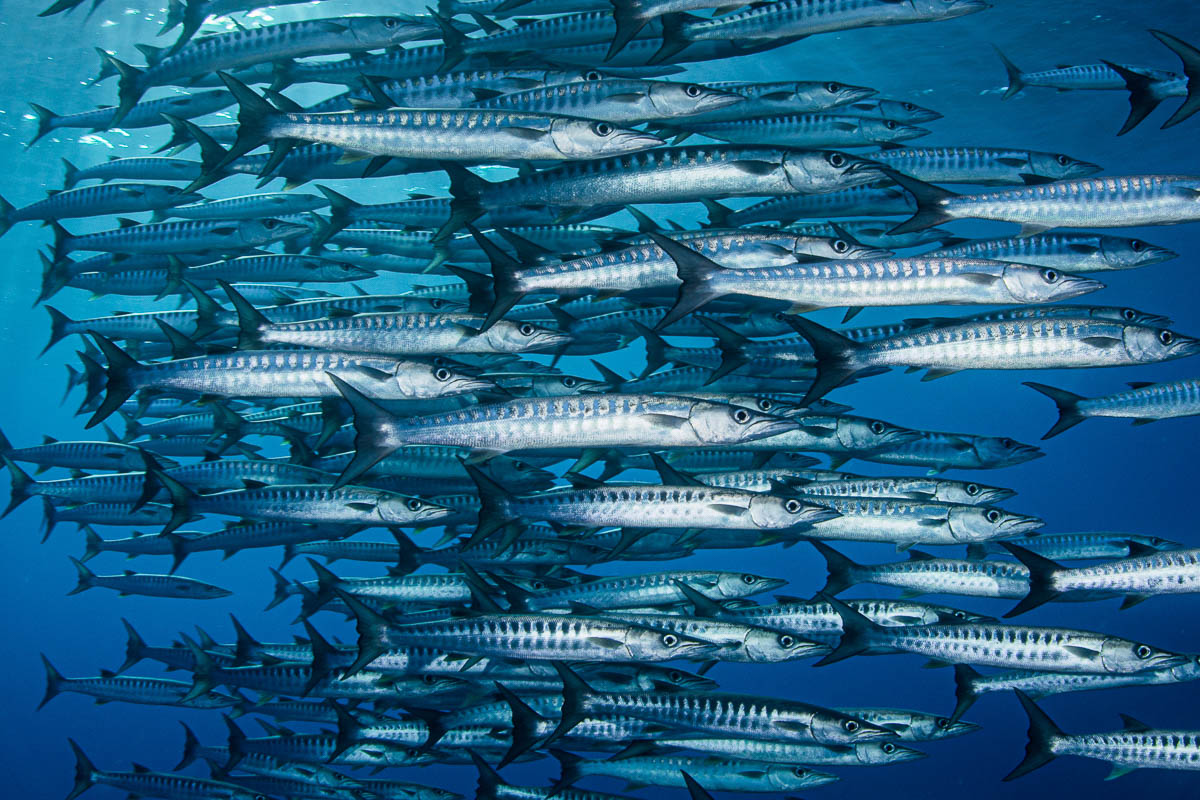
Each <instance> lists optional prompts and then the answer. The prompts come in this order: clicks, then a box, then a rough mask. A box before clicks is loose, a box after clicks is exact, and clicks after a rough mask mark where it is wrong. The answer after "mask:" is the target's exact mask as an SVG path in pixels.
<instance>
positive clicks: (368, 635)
mask: <svg viewBox="0 0 1200 800" xmlns="http://www.w3.org/2000/svg"><path fill="white" fill-rule="evenodd" d="M338 597H339V598H340V599H341V600H342V601H343V602H345V603H346V605H347V606H349V608H350V610H351V612H352V613H353V614H354V617H355V621H356V625H357V629H358V635H359V641H358V659H357V660H356V661H355V662H354V663H353V664H352V665H351V666H350V667H349V668H348V669H347V673H348V674H353V673H355V672H357V671H358V670H360V669H362V668H364V667H366V666H367V665H369V664H370V663H371V662H372V661H374V660H375V659H377V658H379V657H380V656H382V655H384V654H385V653H387V652H388V651H390V650H393V649H395V648H398V647H405V646H409V645H419V646H422V647H434V648H437V649H440V650H444V651H445V652H447V653H450V654H455V655H461V656H464V657H467V658H476V657H479V656H483V657H487V658H500V659H505V658H519V659H538V660H550V661H554V660H562V661H601V662H629V661H651V662H653V661H671V660H674V659H692V660H704V659H705V658H706V657H708V656H710V655H711V654H713V653H715V652H717V651H718V650H719V649H720V647H719V645H716V644H713V643H711V642H706V641H703V640H701V639H695V638H693V637H690V636H681V635H678V634H674V633H670V632H663V631H656V630H653V629H652V628H643V627H640V626H637V625H630V624H628V623H625V622H619V621H617V620H609V619H605V618H603V617H586V616H567V615H559V614H511V613H488V614H482V615H479V616H472V617H467V618H460V619H455V618H449V619H443V620H438V621H430V622H414V623H409V624H390V623H389V622H388V621H387V620H386V619H385V618H384V617H382V616H381V615H379V614H378V613H377V612H375V611H373V610H372V609H370V608H368V607H367V606H366V605H364V604H363V603H362V602H360V601H359V600H358V599H357V598H355V597H353V596H351V595H347V594H344V593H339V594H338Z"/></svg>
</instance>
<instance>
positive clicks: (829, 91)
mask: <svg viewBox="0 0 1200 800" xmlns="http://www.w3.org/2000/svg"><path fill="white" fill-rule="evenodd" d="M704 85H705V86H708V87H710V88H712V89H720V90H721V91H726V92H735V93H737V94H740V95H741V96H742V97H744V98H745V100H743V101H742V102H741V103H737V104H736V106H737V107H736V108H734V107H733V106H726V107H725V108H721V109H716V110H713V111H706V112H704V113H703V114H697V115H696V116H694V117H691V118H690V119H689V120H688V122H703V123H708V122H724V121H727V120H740V119H757V118H760V117H775V116H780V115H785V114H814V113H817V112H820V111H828V110H830V109H833V108H837V107H839V106H843V105H845V104H847V103H852V102H854V101H855V100H859V99H862V98H866V97H870V96H871V95H872V94H874V93H875V90H874V89H868V88H866V87H865V86H850V85H847V84H844V83H840V82H838V81H777V82H776V81H769V82H758V83H743V82H739V81H708V82H706V83H705V84H704Z"/></svg>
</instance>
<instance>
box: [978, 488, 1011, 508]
mask: <svg viewBox="0 0 1200 800" xmlns="http://www.w3.org/2000/svg"><path fill="white" fill-rule="evenodd" d="M1016 496H1017V493H1016V492H1015V491H1013V490H1012V489H985V490H983V491H982V492H980V493H979V497H978V498H976V499H977V500H978V501H979V505H983V506H990V505H995V504H996V503H1002V502H1004V501H1005V500H1011V499H1012V498H1014V497H1016Z"/></svg>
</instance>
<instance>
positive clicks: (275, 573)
mask: <svg viewBox="0 0 1200 800" xmlns="http://www.w3.org/2000/svg"><path fill="white" fill-rule="evenodd" d="M271 577H272V578H273V579H274V581H275V593H274V594H273V595H271V602H269V603H267V607H266V608H264V609H263V611H270V610H271V609H272V608H274V607H275V606H277V605H279V604H280V603H282V602H283V601H285V600H287V599H288V596H289V595H288V591H287V589H288V587H289V586H291V585H292V584H291V581H289V580H288V579H287V578H285V577H283V575H281V574H280V573H279V570H276V569H272V570H271ZM234 627H240V626H238V625H235V626H234ZM239 642H240V640H239ZM238 657H239V659H240V658H241V656H240V655H239V656H238Z"/></svg>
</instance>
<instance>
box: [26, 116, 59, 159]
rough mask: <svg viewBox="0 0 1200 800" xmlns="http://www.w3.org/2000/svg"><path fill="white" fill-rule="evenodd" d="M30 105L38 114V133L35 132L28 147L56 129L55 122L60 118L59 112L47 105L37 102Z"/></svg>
mask: <svg viewBox="0 0 1200 800" xmlns="http://www.w3.org/2000/svg"><path fill="white" fill-rule="evenodd" d="M29 107H30V108H31V109H33V113H34V115H36V116H37V133H35V134H34V135H33V138H32V139H30V140H29V143H28V144H26V145H25V148H26V149H28V148H30V147H33V145H34V144H35V143H36V142H37V140H38V139H41V138H42V137H43V136H45V135H46V134H47V133H49V132H50V131H52V130H54V127H55V125H54V123H55V121H56V120H57V119H58V114H55V113H54V112H53V111H51V110H50V109H48V108H46V107H45V106H39V105H38V104H37V103H30V104H29ZM65 160H66V159H64V161H65Z"/></svg>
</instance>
